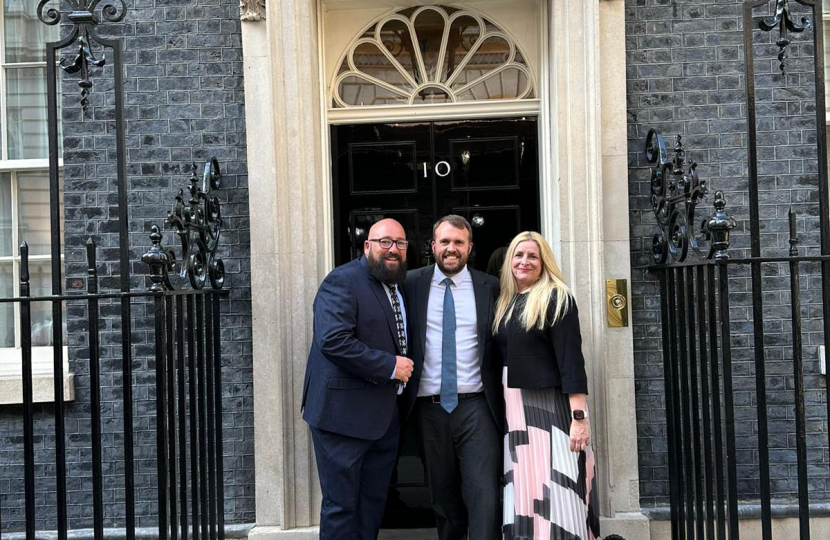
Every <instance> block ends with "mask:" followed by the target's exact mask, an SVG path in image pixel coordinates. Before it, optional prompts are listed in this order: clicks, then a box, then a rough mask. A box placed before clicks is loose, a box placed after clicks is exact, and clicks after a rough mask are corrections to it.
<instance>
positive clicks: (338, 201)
mask: <svg viewBox="0 0 830 540" xmlns="http://www.w3.org/2000/svg"><path fill="white" fill-rule="evenodd" d="M536 141H537V125H536V119H535V118H507V119H499V120H464V121H450V122H416V123H402V124H356V125H346V126H332V128H331V148H332V176H333V192H334V224H335V227H334V234H335V264H337V265H340V264H343V263H346V262H348V261H350V260H352V259H355V258H357V257H358V256H360V254H362V253H363V242H364V241H365V240H366V234H367V233H368V231H369V227H371V226H372V224H373V223H374V222H376V221H378V220H380V219H383V218H388V217H391V218H394V219H397V220H398V221H399V222H401V224H402V225H403V226H404V229H405V230H406V234H407V238H408V239H409V241H410V248H409V252H408V254H407V259H408V267H409V268H410V269H412V268H418V267H420V266H424V265H428V264H431V263H432V262H433V261H432V253H431V249H430V242H431V240H432V225H433V224H434V223H435V221H436V220H437V219H438V218H440V217H441V216H444V215H447V214H458V215H461V216H464V217H465V218H467V220H469V221H470V223H471V224H472V226H473V246H474V248H473V253H472V255H471V257H470V262H469V264H470V266H471V267H473V268H476V269H478V270H481V271H486V270H487V267H488V263H489V262H490V258H491V257H492V256H493V254H494V253H495V252H496V250H497V249H498V248H500V247H506V246H507V245H508V244H509V243H510V240H512V239H513V237H514V236H515V235H516V234H517V233H519V232H521V231H525V230H534V231H538V230H539V181H538V176H539V175H538V161H539V159H538V150H537V142H536ZM411 424H412V422H410V425H408V426H405V429H404V435H403V438H402V441H401V451H400V460H399V462H398V468H397V471H396V474H395V477H394V478H393V485H392V489H391V490H390V494H389V500H388V502H387V507H386V515H385V517H384V523H383V526H384V527H386V528H408V527H432V526H434V523H435V522H434V519H433V516H432V511H431V509H430V505H429V494H428V493H427V490H426V479H425V475H424V468H423V464H422V462H421V459H420V457H419V452H418V446H417V437H415V436H414V429H413V428H414V426H412V425H411Z"/></svg>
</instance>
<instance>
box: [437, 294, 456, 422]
mask: <svg viewBox="0 0 830 540" xmlns="http://www.w3.org/2000/svg"><path fill="white" fill-rule="evenodd" d="M441 283H443V284H444V285H446V287H447V288H446V289H445V290H444V321H443V332H442V333H441V407H442V408H443V409H444V410H445V411H447V412H448V413H451V412H453V411H454V410H455V408H456V407H457V406H458V372H457V368H456V363H455V300H454V299H453V297H452V289H451V288H450V285H452V280H451V279H450V278H446V279H445V280H444V281H442V282H441Z"/></svg>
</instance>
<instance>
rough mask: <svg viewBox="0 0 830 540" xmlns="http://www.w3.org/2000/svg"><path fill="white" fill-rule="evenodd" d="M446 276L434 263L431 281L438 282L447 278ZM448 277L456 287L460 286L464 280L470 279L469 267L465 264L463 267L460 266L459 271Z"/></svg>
mask: <svg viewBox="0 0 830 540" xmlns="http://www.w3.org/2000/svg"><path fill="white" fill-rule="evenodd" d="M447 277H448V276H447V275H446V274H444V272H442V271H441V269H440V268H438V265H437V264H436V265H435V272H434V273H433V274H432V281H433V282H434V283H438V284H440V283H441V282H442V281H444V280H445V279H447ZM450 279H451V280H452V282H453V284H454V285H455V286H456V287H458V286H460V285H461V284H463V283H464V282H465V281H467V280H468V279H470V269H469V267H468V266H467V265H466V264H465V265H464V268H462V269H461V271H460V272H459V273H457V274H456V275H454V276H452V277H451V278H450Z"/></svg>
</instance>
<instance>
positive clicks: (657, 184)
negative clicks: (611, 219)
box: [645, 129, 735, 264]
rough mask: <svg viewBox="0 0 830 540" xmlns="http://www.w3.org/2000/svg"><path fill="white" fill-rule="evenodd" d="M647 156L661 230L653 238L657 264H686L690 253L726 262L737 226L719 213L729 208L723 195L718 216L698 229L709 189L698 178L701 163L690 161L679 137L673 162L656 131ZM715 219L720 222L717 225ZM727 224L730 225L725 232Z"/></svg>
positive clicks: (649, 139)
mask: <svg viewBox="0 0 830 540" xmlns="http://www.w3.org/2000/svg"><path fill="white" fill-rule="evenodd" d="M645 154H646V159H647V160H648V162H649V163H653V164H654V168H653V169H652V171H651V203H652V207H653V209H654V215H655V217H656V218H657V228H658V230H657V232H656V233H655V234H654V237H653V238H652V247H651V255H652V259H653V260H654V262H655V263H656V264H666V263H668V262H683V261H685V260H686V258H687V257H688V255H689V252H690V250H691V251H692V252H694V253H696V254H697V255H698V256H699V257H705V258H712V257H715V258H725V257H726V249H727V248H728V247H729V230H731V229H732V228H733V227H734V226H735V225H734V220H733V219H732V218H730V217H729V216H727V215H726V213H725V212H723V213H718V212H719V211H723V206H725V204H726V202H725V200H724V198H723V193H722V192H718V195H717V197H716V200H715V207H716V212H715V214H714V215H713V216H710V217H707V218H705V219H704V220H702V221H701V222H700V224H699V227H698V228H696V227H695V224H696V219H697V218H696V217H695V212H696V210H697V206H698V205H699V204H700V202H701V201H702V200H704V199H705V197H706V194H707V193H708V192H709V188H708V185H707V182H706V181H705V180H701V179H700V177H699V176H698V173H697V163H695V162H687V161H686V151H685V149H684V148H683V142H682V138H681V136H680V135H677V136H676V137H675V146H674V156H673V157H672V158H671V159H669V152H668V150H667V148H666V142H665V140H664V139H663V135H662V134H661V133H660V132H659V131H657V130H656V129H652V130H650V131H649V132H648V137H647V138H646V147H645ZM715 217H717V218H718V219H717V220H714V221H713V219H714V218H715ZM729 220H731V221H729ZM724 224H725V225H728V226H727V227H726V229H725V232H724V230H723V227H722V225H724ZM713 226H714V227H713ZM669 259H671V261H669Z"/></svg>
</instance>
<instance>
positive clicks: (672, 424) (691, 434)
mask: <svg viewBox="0 0 830 540" xmlns="http://www.w3.org/2000/svg"><path fill="white" fill-rule="evenodd" d="M796 3H797V4H799V5H801V6H806V7H807V8H809V11H810V12H811V13H809V14H808V15H810V16H805V17H801V19H800V21H798V20H796V17H795V16H794V15H793V13H792V12H791V10H790V7H791V6H790V4H791V2H789V0H773V1H772V3H771V2H770V0H749V1H747V2H745V3H744V4H743V32H744V53H745V57H744V69H745V75H746V78H745V80H746V96H747V146H748V171H749V228H750V231H749V233H750V235H749V236H750V238H749V239H750V242H749V247H750V250H749V251H750V256H749V257H747V258H730V257H729V255H728V253H727V249H728V247H729V231H730V230H731V229H732V228H733V227H734V226H735V221H734V220H733V219H732V218H730V217H729V216H728V215H727V214H726V211H725V201H724V197H723V195H722V194H721V193H718V194H717V195H716V198H715V202H714V206H715V212H714V213H713V214H712V216H711V217H709V218H708V219H705V220H703V221H702V222H701V223H700V224H698V223H697V222H696V221H695V217H694V214H695V208H696V206H697V205H698V204H699V202H700V201H701V199H702V198H703V196H705V195H706V193H707V191H708V188H707V186H706V182H705V181H704V180H700V179H699V178H698V177H697V172H696V170H695V169H696V165H695V164H694V163H692V164H688V165H687V163H686V160H685V153H684V150H683V146H682V144H681V140H680V136H678V137H677V142H676V146H675V155H674V157H673V158H672V159H670V158H669V157H668V154H669V152H668V150H667V148H666V145H665V142H664V141H663V138H662V136H661V135H660V134H659V133H658V132H656V131H654V130H652V132H651V133H650V134H649V137H648V141H647V143H646V156H647V158H648V160H649V161H650V162H651V163H653V164H654V170H653V173H652V201H653V203H654V211H655V215H656V218H657V223H658V228H659V230H658V232H657V233H656V234H655V236H654V241H653V249H652V255H653V261H654V265H653V266H652V267H650V270H651V271H652V272H653V273H656V274H657V276H658V278H659V281H660V299H661V319H662V335H663V337H662V340H663V344H662V345H663V361H664V385H665V405H666V427H667V437H668V465H669V500H670V509H671V530H672V539H673V540H678V539H679V540H686V539H689V540H691V539H703V538H706V539H715V538H716V539H717V540H725V539H726V538H729V540H738V538H739V534H740V531H739V505H740V501H739V498H740V497H741V492H740V490H739V482H740V481H742V480H748V479H749V480H753V481H754V480H755V479H756V477H755V475H752V477H751V478H747V477H746V476H745V474H746V473H744V475H742V476H741V477H739V466H740V465H746V463H739V461H738V454H737V450H738V445H737V441H736V437H737V434H736V421H737V420H736V411H737V410H738V409H736V404H735V402H734V394H735V384H734V383H735V381H734V380H733V374H734V371H733V368H734V362H733V350H732V349H733V341H734V340H735V336H733V335H732V325H731V322H730V316H731V312H730V308H731V307H734V306H732V305H731V304H730V301H731V299H730V290H729V286H730V278H731V277H735V276H736V275H739V276H741V277H743V276H746V275H748V276H749V278H750V281H751V301H752V303H751V319H752V321H751V333H752V340H751V347H750V346H749V345H750V344H749V343H748V342H747V343H742V344H741V345H742V346H743V348H751V350H752V359H751V365H752V371H753V372H754V388H753V389H751V392H752V395H754V397H755V402H754V403H751V404H749V405H748V406H749V407H751V408H752V409H754V413H755V420H757V434H756V436H757V464H753V465H757V473H756V474H757V480H758V483H757V485H758V492H759V493H758V494H759V498H760V518H761V520H760V521H761V538H760V539H759V540H772V506H773V505H772V484H771V467H775V466H778V464H771V463H770V433H769V419H768V402H767V373H766V364H767V357H766V356H767V349H766V345H767V344H768V340H767V339H766V338H765V328H764V293H765V292H766V291H765V288H764V279H763V276H764V269H765V268H767V267H768V266H770V265H779V266H780V265H781V264H782V263H786V265H787V267H788V269H789V291H788V292H789V299H790V320H789V322H790V324H791V328H792V340H791V342H790V343H789V344H788V345H790V346H791V349H792V371H791V373H792V377H793V381H794V384H793V388H792V394H791V395H792V398H793V410H794V416H795V429H794V438H795V446H796V448H795V455H796V478H797V507H798V518H799V538H800V540H807V539H809V538H810V501H809V488H808V481H809V475H808V466H807V436H806V417H805V385H804V354H803V352H804V339H803V334H804V327H803V326H804V325H803V321H802V309H803V307H804V306H803V305H802V293H801V291H802V283H801V270H802V267H803V266H804V265H807V264H810V263H812V264H813V265H814V266H815V265H816V263H818V265H820V267H821V288H822V295H821V298H822V303H821V314H822V317H823V343H824V344H825V350H828V351H830V186H828V179H827V148H826V142H827V141H826V112H825V106H824V103H825V102H824V99H825V86H824V56H823V51H824V43H823V37H824V36H823V28H822V27H823V13H822V3H821V2H820V1H817V0H815V1H814V0H794V1H793V2H792V4H796ZM764 7H772V8H773V11H772V13H773V16H772V17H760V18H757V17H756V16H755V15H757V14H756V13H755V12H754V10H756V9H758V8H764ZM807 29H811V31H812V33H813V36H812V37H813V39H812V46H813V49H812V50H813V51H815V98H816V107H815V111H816V113H815V118H816V142H815V144H816V147H817V154H818V160H817V161H818V163H817V174H816V176H817V184H818V187H817V190H818V219H819V223H820V225H819V229H820V255H817V256H804V255H800V254H799V251H798V245H799V239H798V236H797V217H796V214H795V212H794V211H793V209H792V208H790V212H789V245H790V249H789V253H788V256H774V257H769V256H762V250H761V219H760V203H759V173H758V142H757V131H758V129H757V126H756V122H757V114H756V113H757V110H756V95H755V61H756V59H755V49H754V46H753V45H754V40H753V33H756V32H759V31H760V32H761V33H763V32H771V31H773V30H776V31H777V32H778V37H777V39H776V40H775V44H776V45H777V46H778V48H779V54H778V67H779V69H780V71H781V73H782V75H783V74H786V70H787V62H788V56H787V51H788V49H789V46H790V44H791V40H790V34H791V33H802V32H804V31H805V30H807ZM781 80H782V81H783V80H784V79H783V77H782V79H781ZM782 84H783V82H782ZM692 254H694V255H695V256H692V257H691V258H689V256H690V255H692ZM742 269H748V271H744V270H742ZM745 375H746V374H745ZM777 391H778V392H781V390H780V389H779V390H777ZM784 391H786V390H784ZM826 391H827V389H826V388H825V392H826ZM828 397H830V396H828ZM826 401H827V407H828V417H829V418H830V399H827V400H826ZM741 407H742V408H746V407H747V405H746V404H743V405H741ZM742 421H743V420H742ZM744 446H745V447H746V445H744ZM753 540H755V539H753Z"/></svg>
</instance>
